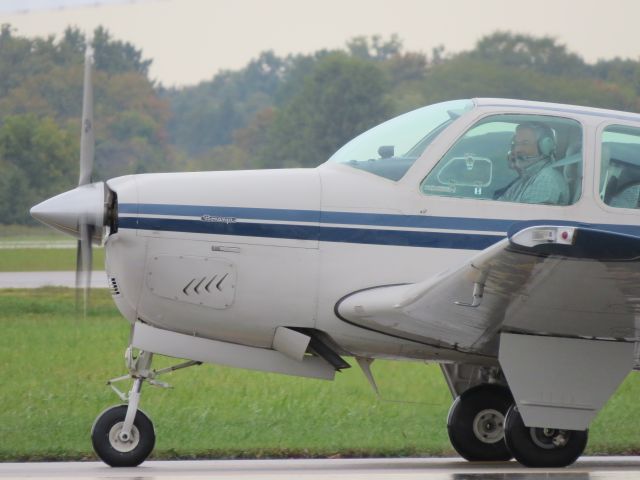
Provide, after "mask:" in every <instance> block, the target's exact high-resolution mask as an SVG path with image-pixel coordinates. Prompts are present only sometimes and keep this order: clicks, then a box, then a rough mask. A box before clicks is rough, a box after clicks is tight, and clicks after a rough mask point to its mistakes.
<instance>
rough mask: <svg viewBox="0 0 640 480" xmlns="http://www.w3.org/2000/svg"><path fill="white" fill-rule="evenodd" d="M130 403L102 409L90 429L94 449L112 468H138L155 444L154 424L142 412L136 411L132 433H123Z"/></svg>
mask: <svg viewBox="0 0 640 480" xmlns="http://www.w3.org/2000/svg"><path fill="white" fill-rule="evenodd" d="M126 414H127V405H118V406H116V407H111V408H109V409H108V410H105V411H104V412H102V413H101V414H100V415H99V416H98V418H96V421H95V423H94V424H93V428H92V429H91V442H92V443H93V450H94V451H95V452H96V454H97V455H98V457H100V459H101V460H102V461H103V462H104V463H106V464H107V465H110V466H112V467H136V466H138V465H140V464H141V463H142V462H144V461H145V460H146V458H147V457H148V456H149V454H150V453H151V451H152V450H153V447H154V445H155V443H156V434H155V431H154V429H153V423H151V420H149V417H147V416H146V415H145V414H144V413H143V412H142V411H140V410H138V411H137V412H136V417H135V420H134V421H133V426H132V427H131V432H130V433H129V434H128V435H126V434H124V432H122V426H123V425H124V419H125V416H126Z"/></svg>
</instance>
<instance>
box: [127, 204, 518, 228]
mask: <svg viewBox="0 0 640 480" xmlns="http://www.w3.org/2000/svg"><path fill="white" fill-rule="evenodd" d="M118 211H119V213H127V214H138V215H145V214H146V215H167V216H169V215H171V216H181V217H201V216H203V215H211V216H219V217H234V218H246V219H251V220H272V221H289V222H314V223H334V224H338V225H368V226H375V227H409V228H443V229H450V230H480V231H486V232H506V231H507V230H508V229H509V227H510V226H511V225H512V224H513V222H514V221H513V220H499V219H488V218H464V217H461V218H459V217H432V216H426V215H399V214H389V213H362V212H326V211H322V212H321V211H319V210H289V209H277V208H244V207H218V206H202V205H163V204H145V203H142V204H135V203H123V204H120V205H118Z"/></svg>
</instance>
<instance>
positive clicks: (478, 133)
mask: <svg viewBox="0 0 640 480" xmlns="http://www.w3.org/2000/svg"><path fill="white" fill-rule="evenodd" d="M421 191H422V192H423V193H424V194H425V195H437V196H446V197H457V198H475V199H480V200H496V201H503V202H515V203H535V204H547V205H570V204H572V203H575V202H576V201H577V200H578V199H579V198H580V194H581V191H582V128H581V126H580V124H579V123H578V122H576V121H574V120H569V119H565V118H558V117H550V116H542V115H493V116H490V117H486V118H483V119H482V120H480V121H479V122H478V123H476V124H475V125H474V126H472V127H471V128H470V129H469V130H468V131H467V132H466V133H465V134H464V135H463V136H462V137H461V138H460V139H459V140H458V141H457V142H456V143H455V144H454V145H453V147H451V148H450V149H449V151H448V152H447V153H446V154H445V155H444V157H443V158H442V159H441V160H440V161H439V162H438V164H437V165H436V166H435V167H434V168H433V169H432V170H431V172H430V173H429V174H428V175H427V177H426V178H425V179H424V180H423V181H422V184H421Z"/></svg>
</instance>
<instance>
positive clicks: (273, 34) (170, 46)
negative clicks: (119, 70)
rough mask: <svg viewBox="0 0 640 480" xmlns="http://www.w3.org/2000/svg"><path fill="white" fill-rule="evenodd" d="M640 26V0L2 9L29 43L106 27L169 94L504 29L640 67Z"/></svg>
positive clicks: (35, 2) (383, 0)
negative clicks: (284, 58) (234, 72)
mask: <svg viewBox="0 0 640 480" xmlns="http://www.w3.org/2000/svg"><path fill="white" fill-rule="evenodd" d="M87 4H89V6H87ZM83 5H84V6H83ZM61 6H62V7H64V8H60V7H61ZM25 11H27V12H28V13H25ZM639 21H640V1H638V0H606V1H603V0H577V1H574V0H537V1H527V2H525V1H519V0H448V1H447V2H444V1H437V2H435V1H429V0H322V1H307V0H138V1H133V0H0V23H10V24H11V25H13V26H14V27H15V28H16V29H17V32H18V34H20V35H27V36H35V35H48V34H56V35H59V34H60V33H61V32H62V31H63V30H64V29H65V27H66V26H68V25H74V26H78V27H80V28H82V29H83V30H85V31H91V30H93V28H95V27H96V26H97V25H104V26H106V27H107V29H108V30H109V31H110V32H111V33H112V34H113V35H114V37H116V38H117V39H121V40H125V41H129V42H131V43H133V44H134V45H135V46H136V47H137V48H141V49H142V50H143V54H144V56H145V57H146V58H152V59H153V65H152V68H151V77H152V78H154V79H156V80H159V81H160V82H162V83H163V84H164V85H166V86H172V85H189V84H195V83H198V82H199V81H202V80H208V79H210V78H211V77H212V76H213V75H214V74H215V73H216V72H217V71H219V70H220V69H237V68H240V67H242V66H244V65H245V64H246V63H247V62H248V61H249V60H251V59H252V58H255V57H256V56H257V55H258V54H259V53H260V52H261V51H264V50H269V49H270V50H274V51H275V52H276V53H277V54H279V55H286V54H288V53H310V52H313V51H315V50H319V49H321V48H335V47H342V46H344V44H345V42H346V41H347V40H348V39H350V38H353V37H354V36H358V35H367V36H369V35H374V34H381V35H383V36H385V37H388V36H389V35H391V34H392V33H397V34H398V35H399V36H400V38H401V39H402V40H403V41H404V45H405V49H406V50H409V51H423V52H430V51H431V49H432V48H433V47H435V46H437V45H439V44H443V45H445V47H446V51H449V52H458V51H461V50H467V49H470V48H472V47H473V45H474V44H475V42H476V41H477V40H478V39H479V38H480V37H482V36H483V35H486V34H489V33H491V32H493V31H495V30H498V29H500V30H510V31H513V32H518V33H520V32H522V33H529V34H534V35H551V36H554V37H556V38H557V39H558V40H559V41H560V42H561V43H564V44H566V45H567V46H568V48H569V49H570V50H572V51H574V52H576V53H578V54H580V55H581V56H582V57H583V58H585V59H586V60H587V61H590V62H594V61H596V60H598V59H599V58H611V57H615V56H620V57H625V58H633V59H639V58H640V29H639V28H638V22H639Z"/></svg>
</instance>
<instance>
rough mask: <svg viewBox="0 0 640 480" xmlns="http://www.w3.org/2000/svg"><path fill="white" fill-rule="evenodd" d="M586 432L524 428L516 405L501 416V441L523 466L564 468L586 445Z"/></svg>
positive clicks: (573, 460) (574, 459) (576, 457)
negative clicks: (503, 438)
mask: <svg viewBox="0 0 640 480" xmlns="http://www.w3.org/2000/svg"><path fill="white" fill-rule="evenodd" d="M588 437H589V434H588V432H587V431H584V432H581V431H578V430H562V429H559V428H535V427H527V426H525V424H524V421H523V420H522V416H521V415H520V412H518V409H517V407H516V406H515V405H514V406H512V407H511V408H510V409H509V411H508V412H507V416H506V418H505V441H506V444H507V447H508V448H509V450H510V451H511V453H512V454H513V456H514V457H515V459H516V460H518V462H520V463H521V464H522V465H524V466H526V467H538V468H556V467H566V466H568V465H571V464H572V463H573V462H575V461H576V460H577V459H578V457H579V456H580V455H582V452H584V449H585V448H586V446H587V440H588Z"/></svg>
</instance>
